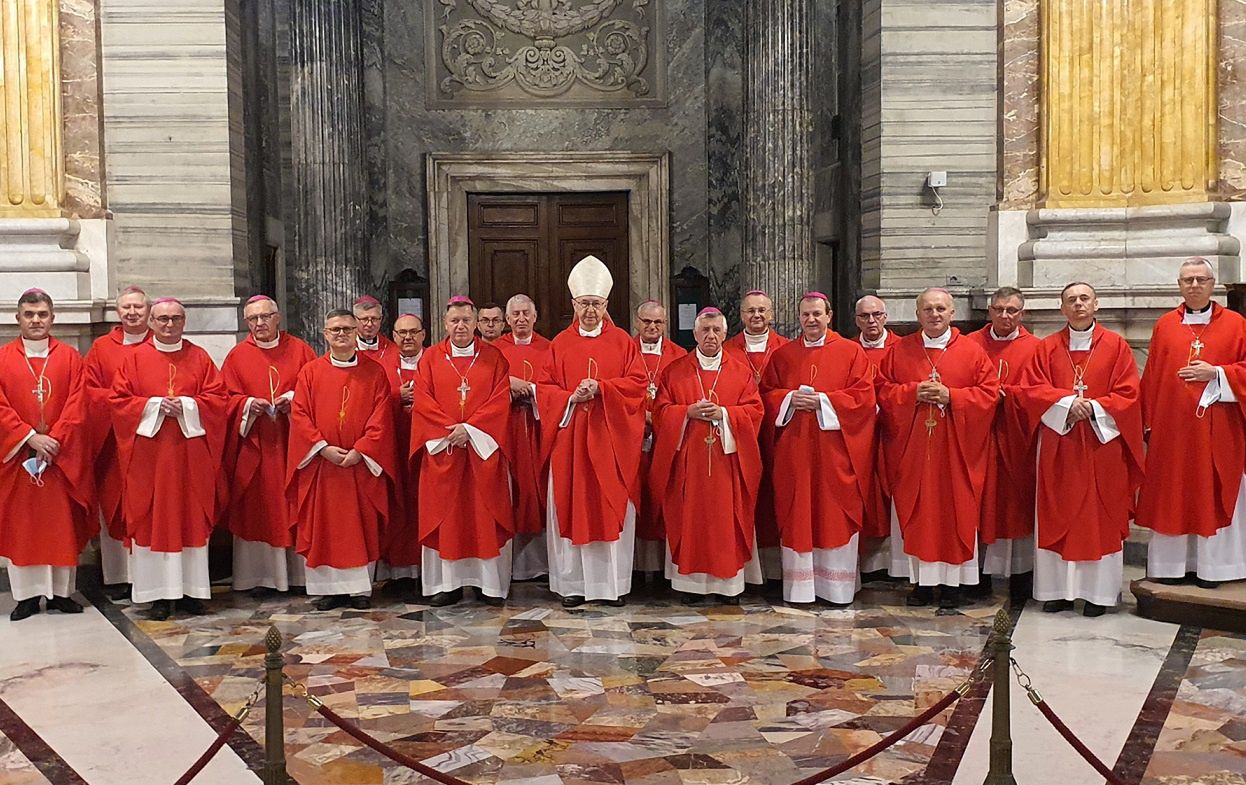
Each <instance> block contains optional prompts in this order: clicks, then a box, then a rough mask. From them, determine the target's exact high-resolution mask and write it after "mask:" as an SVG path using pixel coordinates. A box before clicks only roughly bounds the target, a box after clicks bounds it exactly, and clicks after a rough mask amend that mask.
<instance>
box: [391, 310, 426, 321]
mask: <svg viewBox="0 0 1246 785" xmlns="http://www.w3.org/2000/svg"><path fill="white" fill-rule="evenodd" d="M398 319H419V320H420V321H421V322H422V321H424V320H423V319H421V318H420V315H419V314H418V313H411V312H410V311H407V312H406V313H400V314H398ZM394 321H397V319H395V320H394Z"/></svg>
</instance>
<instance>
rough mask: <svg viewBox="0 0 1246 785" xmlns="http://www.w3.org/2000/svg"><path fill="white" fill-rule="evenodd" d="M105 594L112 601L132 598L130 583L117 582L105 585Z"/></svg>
mask: <svg viewBox="0 0 1246 785" xmlns="http://www.w3.org/2000/svg"><path fill="white" fill-rule="evenodd" d="M104 596H105V597H107V598H108V600H109V601H110V602H117V601H119V600H128V599H130V584H128V583H117V584H114V585H112V586H105V587H104Z"/></svg>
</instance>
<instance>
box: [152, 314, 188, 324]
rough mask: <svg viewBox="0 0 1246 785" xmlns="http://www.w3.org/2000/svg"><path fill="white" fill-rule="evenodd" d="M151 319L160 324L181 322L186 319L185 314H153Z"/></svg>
mask: <svg viewBox="0 0 1246 785" xmlns="http://www.w3.org/2000/svg"><path fill="white" fill-rule="evenodd" d="M152 321H154V322H158V323H160V324H181V323H182V322H184V321H186V317H185V316H153V317H152Z"/></svg>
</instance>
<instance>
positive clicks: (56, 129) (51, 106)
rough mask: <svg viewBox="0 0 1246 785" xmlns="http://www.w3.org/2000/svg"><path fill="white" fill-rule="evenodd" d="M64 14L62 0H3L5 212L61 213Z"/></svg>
mask: <svg viewBox="0 0 1246 785" xmlns="http://www.w3.org/2000/svg"><path fill="white" fill-rule="evenodd" d="M59 17H60V12H59V8H58V6H57V2H56V0H0V100H2V102H3V103H2V104H0V140H3V144H4V149H3V153H2V154H0V192H2V193H3V198H2V199H0V216H7V217H19V216H20V217H54V216H59V215H60V207H61V200H62V196H63V193H64V169H63V162H62V153H61V92H60V89H61V85H60V82H61V79H60V48H59V47H60V31H59V24H60V19H59Z"/></svg>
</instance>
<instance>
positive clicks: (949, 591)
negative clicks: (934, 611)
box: [939, 583, 991, 611]
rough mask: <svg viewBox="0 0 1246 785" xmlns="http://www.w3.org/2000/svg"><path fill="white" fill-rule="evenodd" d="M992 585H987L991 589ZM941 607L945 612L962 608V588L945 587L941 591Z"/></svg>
mask: <svg viewBox="0 0 1246 785" xmlns="http://www.w3.org/2000/svg"><path fill="white" fill-rule="evenodd" d="M990 585H991V584H990V583H987V586H988V587H989V586H990ZM939 607H940V608H942V609H943V610H945V611H950V610H956V609H957V608H959V607H960V587H959V586H944V587H943V588H942V589H940V590H939Z"/></svg>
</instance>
